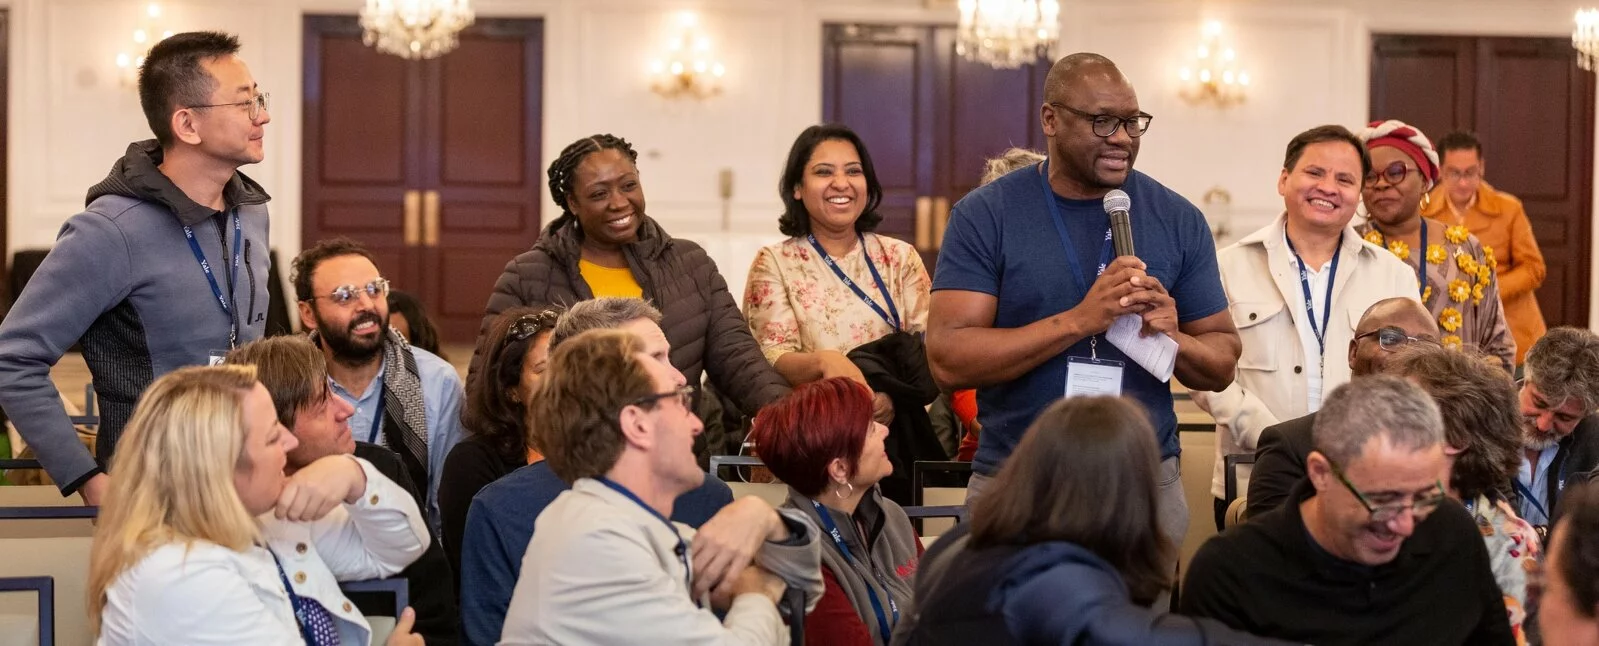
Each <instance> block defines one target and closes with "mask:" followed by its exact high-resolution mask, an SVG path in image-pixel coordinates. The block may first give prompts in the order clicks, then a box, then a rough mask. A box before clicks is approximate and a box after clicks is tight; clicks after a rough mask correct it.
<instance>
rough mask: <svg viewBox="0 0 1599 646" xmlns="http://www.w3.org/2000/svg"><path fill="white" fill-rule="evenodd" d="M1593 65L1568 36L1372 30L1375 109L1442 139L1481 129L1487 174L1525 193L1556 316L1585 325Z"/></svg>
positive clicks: (1547, 297)
mask: <svg viewBox="0 0 1599 646" xmlns="http://www.w3.org/2000/svg"><path fill="white" fill-rule="evenodd" d="M1593 111H1594V76H1593V74H1592V73H1589V72H1585V71H1583V70H1581V69H1580V68H1578V67H1577V57H1576V51H1575V50H1573V49H1572V48H1571V41H1570V40H1569V39H1566V38H1513V37H1478V36H1411V35H1383V34H1379V35H1375V36H1373V37H1372V57H1371V118H1372V119H1399V120H1402V121H1404V122H1406V123H1409V124H1411V125H1414V126H1416V127H1417V128H1420V129H1421V130H1422V132H1425V133H1427V136H1428V137H1430V138H1431V139H1432V140H1433V141H1434V142H1436V141H1437V140H1438V138H1439V137H1442V136H1443V135H1444V134H1446V133H1448V132H1449V131H1451V130H1471V131H1474V132H1476V133H1477V137H1478V138H1479V139H1481V140H1482V146H1483V157H1484V159H1485V161H1486V162H1487V163H1486V170H1487V180H1488V181H1489V183H1491V184H1493V186H1494V188H1497V189H1499V190H1503V191H1507V192H1509V193H1511V194H1513V195H1515V196H1516V197H1519V198H1521V201H1522V204H1523V205H1524V206H1525V207H1526V210H1527V217H1528V219H1530V220H1531V221H1532V230H1533V235H1534V237H1535V238H1536V239H1537V240H1538V246H1539V248H1540V249H1541V250H1542V251H1543V256H1544V262H1545V264H1546V265H1547V266H1548V271H1549V273H1548V275H1547V276H1546V277H1545V278H1544V283H1543V286H1542V287H1539V288H1538V292H1537V295H1538V306H1539V307H1540V308H1542V309H1543V315H1544V319H1545V320H1546V321H1547V322H1548V324H1549V325H1550V326H1555V325H1575V326H1578V327H1587V326H1588V289H1589V281H1590V280H1591V277H1590V276H1589V273H1590V272H1589V267H1590V264H1589V262H1590V259H1591V258H1592V253H1593V251H1592V248H1591V247H1592V245H1591V243H1590V241H1591V240H1592V216H1593V213H1592V211H1593V208H1592V204H1593V199H1592V196H1593V185H1592V184H1593V136H1594V132H1593V128H1594V123H1593Z"/></svg>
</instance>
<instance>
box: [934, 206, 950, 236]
mask: <svg viewBox="0 0 1599 646" xmlns="http://www.w3.org/2000/svg"><path fill="white" fill-rule="evenodd" d="M947 228H949V198H947V197H938V198H934V199H933V248H934V249H943V248H944V229H947Z"/></svg>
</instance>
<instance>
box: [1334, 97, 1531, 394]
mask: <svg viewBox="0 0 1599 646" xmlns="http://www.w3.org/2000/svg"><path fill="white" fill-rule="evenodd" d="M1360 139H1361V141H1364V142H1365V143H1366V149H1367V150H1368V151H1370V153H1371V173H1370V174H1369V175H1368V176H1367V177H1366V183H1365V185H1364V186H1363V187H1362V189H1361V196H1362V198H1363V201H1364V203H1365V205H1366V212H1367V213H1368V214H1369V219H1368V220H1367V221H1366V223H1365V224H1362V225H1360V226H1359V227H1356V230H1357V231H1359V232H1360V234H1361V235H1362V236H1364V237H1365V238H1366V240H1367V241H1369V242H1371V243H1372V244H1374V245H1377V246H1379V247H1383V248H1386V249H1387V250H1389V251H1391V252H1393V254H1394V255H1395V256H1398V257H1399V259H1400V260H1403V261H1405V263H1406V264H1408V265H1410V269H1411V271H1413V272H1416V293H1417V294H1418V295H1419V296H1420V298H1421V304H1422V305H1424V306H1426V307H1427V309H1428V311H1431V312H1432V315H1433V316H1434V317H1436V318H1437V320H1438V327H1439V328H1440V329H1441V330H1442V331H1443V333H1444V337H1443V344H1444V346H1445V347H1450V348H1462V347H1465V348H1473V349H1476V350H1480V351H1481V352H1483V353H1484V354H1487V355H1490V356H1493V357H1494V358H1496V359H1499V360H1500V362H1502V363H1503V365H1504V367H1505V370H1506V371H1510V370H1513V369H1514V368H1513V366H1514V363H1513V362H1514V360H1515V357H1516V341H1515V339H1514V338H1513V337H1511V336H1510V328H1509V327H1508V326H1507V324H1506V323H1505V309H1504V306H1503V305H1501V304H1500V302H1499V284H1498V282H1497V281H1496V280H1495V279H1494V273H1493V268H1494V266H1495V263H1496V261H1495V260H1494V257H1493V255H1492V254H1491V253H1488V252H1486V251H1484V249H1483V246H1482V243H1480V242H1478V241H1477V237H1476V236H1473V235H1471V232H1470V231H1467V230H1466V227H1464V226H1451V227H1446V226H1444V225H1443V224H1442V223H1440V222H1438V221H1437V220H1430V219H1426V218H1423V217H1421V212H1422V210H1424V209H1425V208H1426V207H1427V204H1426V202H1425V200H1427V199H1430V197H1431V196H1430V195H1429V194H1428V191H1430V190H1432V187H1433V185H1435V184H1437V183H1438V152H1437V151H1436V150H1434V149H1433V147H1432V142H1431V141H1430V140H1428V139H1427V135H1425V134H1422V132H1421V131H1420V130H1417V129H1416V128H1415V127H1413V126H1410V125H1408V124H1406V123H1405V122H1403V121H1398V120H1395V119H1389V120H1387V121H1373V122H1372V123H1371V125H1370V126H1368V127H1367V128H1366V129H1365V130H1364V131H1362V132H1361V133H1360Z"/></svg>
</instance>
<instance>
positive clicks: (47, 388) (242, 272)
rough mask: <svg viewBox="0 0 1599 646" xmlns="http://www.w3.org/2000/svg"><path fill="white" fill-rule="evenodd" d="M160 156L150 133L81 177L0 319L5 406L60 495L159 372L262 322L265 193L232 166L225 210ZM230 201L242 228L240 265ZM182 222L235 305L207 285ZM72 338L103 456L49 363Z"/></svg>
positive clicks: (257, 329)
mask: <svg viewBox="0 0 1599 646" xmlns="http://www.w3.org/2000/svg"><path fill="white" fill-rule="evenodd" d="M160 163H161V148H160V146H159V145H157V144H156V142H155V140H147V141H140V142H134V143H133V144H130V145H129V146H128V151H127V153H126V154H125V155H124V156H123V157H122V158H121V159H119V160H118V161H117V162H116V164H115V165H113V166H112V167H111V173H110V175H108V176H107V177H106V179H105V180H104V181H102V182H100V183H99V184H96V185H94V186H93V187H91V188H90V189H89V194H88V197H87V199H86V200H85V201H86V202H87V204H88V206H87V208H86V209H85V210H84V211H83V212H82V213H79V214H77V215H74V216H72V217H71V218H69V219H67V222H66V224H64V225H62V227H61V232H60V233H59V234H58V235H57V236H56V243H55V246H54V247H53V248H51V250H50V254H49V255H48V256H46V257H45V259H44V262H43V263H42V264H40V265H39V269H38V271H37V272H36V273H34V274H33V277H32V278H30V279H29V281H28V285H27V288H26V289H24V290H23V292H22V294H21V295H20V296H19V297H18V298H17V301H16V303H15V304H14V305H13V306H12V308H11V312H10V313H9V314H8V315H7V316H6V319H5V322H4V323H0V406H4V407H5V412H6V414H7V415H8V416H10V418H11V420H12V422H13V423H14V424H16V427H17V431H18V432H19V433H21V434H22V437H23V438H24V439H26V440H27V441H28V444H29V445H30V446H32V447H33V448H34V451H35V452H36V453H37V454H38V456H39V461H40V462H41V463H42V464H43V465H44V468H45V469H46V470H47V471H48V472H49V474H50V477H51V478H53V479H54V480H55V481H56V483H57V484H58V486H60V487H61V490H62V493H63V494H70V493H71V492H73V491H75V490H77V488H78V486H80V485H81V484H83V482H84V481H86V480H87V479H88V478H89V477H90V476H93V475H94V474H96V473H99V472H100V470H101V468H102V467H103V465H104V464H105V462H107V461H109V460H110V458H111V455H112V452H113V451H114V450H115V448H116V441H117V437H118V436H119V435H120V434H121V432H122V427H123V425H125V424H126V423H127V421H128V417H129V415H131V414H132V412H133V404H134V402H135V401H137V400H138V398H139V394H140V393H142V392H143V391H144V389H145V388H146V387H148V386H149V385H150V383H151V382H152V381H154V380H155V378H156V377H159V376H161V375H163V374H166V373H168V372H171V371H172V370H175V369H177V368H181V367H184V366H191V365H205V364H206V363H207V362H208V358H209V356H210V355H212V354H213V353H226V352H227V350H228V349H229V348H228V337H229V334H230V331H231V330H232V329H233V328H234V327H235V326H237V330H238V333H237V340H236V343H237V344H243V343H246V342H248V341H251V340H254V339H257V338H260V337H261V334H262V332H263V330H264V329H265V327H266V307H267V282H268V278H267V275H268V271H269V269H270V266H269V263H270V260H269V256H268V253H267V251H268V249H269V247H268V238H267V209H266V202H267V200H269V199H271V198H270V197H269V196H268V195H267V194H266V191H264V190H262V189H261V186H260V185H259V184H256V183H255V182H254V181H252V180H251V179H250V178H248V177H245V176H244V175H243V174H242V173H237V172H236V173H234V175H233V178H232V179H230V180H228V183H227V186H226V187H225V188H224V189H223V193H222V195H223V200H224V201H225V202H226V204H227V207H228V210H227V211H224V212H218V211H214V210H212V209H211V208H209V207H206V206H203V205H200V204H197V203H195V202H194V200H191V199H189V197H188V196H187V195H185V194H184V193H183V191H181V190H179V189H178V187H177V186H176V185H174V184H173V183H172V181H171V180H170V179H168V178H167V177H166V175H163V174H162V173H161V171H160V170H159V169H158V168H157V166H158V165H159V164H160ZM234 213H238V215H239V221H240V225H241V226H242V231H243V241H242V244H241V245H240V254H241V255H240V258H239V265H238V270H237V271H236V272H235V271H234V268H233V266H232V265H233V262H232V258H233V256H232V254H233V242H234V239H235V237H236V236H235V235H234V232H233V220H232V215H233V214H234ZM185 225H187V226H188V227H190V230H192V231H193V232H194V239H195V241H196V242H198V243H199V245H200V249H201V251H202V252H203V253H204V255H205V258H206V262H207V263H208V264H209V265H210V266H211V268H212V271H213V274H214V275H215V278H216V283H217V285H218V287H219V288H220V289H221V291H222V292H223V293H225V294H227V301H228V305H229V308H230V309H231V314H225V313H224V312H223V310H222V306H221V303H220V302H218V300H217V298H216V297H215V295H214V294H213V292H212V289H211V284H210V282H208V281H207V280H206V275H205V273H204V272H203V270H202V269H201V265H200V262H199V260H197V259H196V258H195V255H194V253H193V251H192V250H191V249H190V247H189V243H188V241H187V239H186V238H185V235H184V231H183V227H184V226H185ZM224 237H225V238H226V241H227V245H226V246H225V247H224V245H223V239H224ZM229 285H231V286H232V289H231V290H230V289H229ZM74 343H81V344H82V346H83V358H84V361H85V362H86V363H87V364H88V366H89V372H90V374H91V375H93V377H94V387H95V390H96V392H97V393H98V394H99V403H100V427H99V440H98V443H97V446H96V452H97V453H98V457H99V459H100V462H99V463H98V464H97V463H96V460H95V456H91V455H89V452H88V450H86V449H84V448H83V445H82V444H80V443H79V442H78V438H77V433H76V432H74V430H73V428H72V423H71V421H70V420H68V418H67V414H66V411H64V410H63V409H62V407H61V399H60V395H59V394H58V393H57V390H56V386H55V384H54V383H52V382H51V380H50V367H51V366H53V365H55V363H56V361H58V360H60V359H61V355H62V354H64V353H66V351H67V349H68V348H70V347H72V344H74Z"/></svg>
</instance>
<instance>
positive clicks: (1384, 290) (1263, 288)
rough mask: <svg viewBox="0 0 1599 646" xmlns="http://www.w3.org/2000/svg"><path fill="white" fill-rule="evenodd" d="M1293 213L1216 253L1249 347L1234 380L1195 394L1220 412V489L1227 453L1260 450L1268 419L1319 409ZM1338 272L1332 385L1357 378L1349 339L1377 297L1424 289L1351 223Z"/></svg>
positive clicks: (1215, 490) (1328, 388) (1214, 483)
mask: <svg viewBox="0 0 1599 646" xmlns="http://www.w3.org/2000/svg"><path fill="white" fill-rule="evenodd" d="M1286 217H1287V216H1286V214H1283V215H1279V216H1277V218H1276V219H1275V220H1273V221H1272V223H1271V224H1268V225H1266V226H1265V227H1262V228H1261V229H1260V230H1258V231H1255V232H1254V233H1251V234H1249V235H1248V236H1246V237H1244V239H1242V240H1239V241H1238V242H1236V243H1233V244H1232V245H1231V246H1228V247H1227V248H1225V249H1222V250H1221V251H1219V252H1217V253H1216V263H1217V265H1218V266H1219V267H1220V269H1221V282H1222V286H1223V288H1225V289H1226V290H1227V301H1228V303H1229V305H1228V310H1229V311H1230V312H1232V316H1233V324H1234V325H1236V326H1238V338H1239V340H1240V341H1242V343H1243V353H1242V354H1241V355H1240V356H1239V357H1238V372H1237V375H1236V376H1235V378H1234V379H1233V383H1232V385H1231V386H1228V387H1227V389H1226V390H1223V391H1221V392H1218V393H1209V392H1199V391H1195V392H1194V393H1193V398H1194V403H1196V404H1198V405H1199V407H1200V408H1202V409H1204V410H1205V412H1208V413H1210V414H1211V416H1212V417H1215V418H1216V454H1217V456H1216V467H1215V472H1214V474H1213V476H1212V478H1211V485H1210V490H1211V494H1212V495H1214V496H1215V497H1217V498H1221V497H1222V495H1223V486H1222V484H1223V482H1224V480H1223V478H1224V474H1223V472H1222V471H1223V459H1222V456H1226V455H1235V454H1253V453H1254V452H1255V442H1256V440H1258V439H1259V438H1260V432H1261V431H1263V430H1265V429H1266V427H1267V426H1271V425H1273V424H1276V423H1278V422H1282V421H1287V420H1290V419H1294V418H1296V417H1301V416H1304V415H1307V414H1309V413H1310V412H1311V411H1310V410H1308V405H1307V403H1306V397H1307V394H1308V393H1307V384H1306V377H1305V374H1306V372H1305V371H1308V370H1314V369H1315V368H1316V367H1315V366H1313V365H1310V364H1309V361H1307V360H1306V357H1305V350H1304V347H1303V345H1302V344H1301V343H1300V341H1299V331H1298V328H1296V327H1295V325H1294V315H1293V311H1292V310H1291V309H1289V308H1294V307H1302V306H1303V305H1302V303H1303V301H1304V296H1303V295H1302V292H1301V287H1300V285H1299V275H1298V274H1297V273H1295V272H1294V271H1293V265H1292V264H1291V263H1290V260H1291V259H1292V257H1293V256H1292V253H1291V252H1289V251H1288V248H1287V246H1286V245H1284V244H1283V223H1284V222H1285V220H1286ZM1339 258H1340V259H1339V261H1338V275H1337V276H1336V277H1335V278H1334V281H1333V287H1332V311H1331V312H1330V313H1328V315H1327V320H1328V324H1327V328H1328V329H1327V331H1326V335H1327V337H1326V340H1327V346H1326V347H1327V351H1326V352H1327V354H1326V357H1325V358H1324V359H1325V361H1324V364H1325V365H1324V366H1323V368H1322V394H1323V396H1326V395H1327V394H1329V393H1331V392H1332V389H1333V388H1335V387H1337V386H1339V385H1341V384H1343V383H1345V382H1347V381H1349V362H1348V360H1347V358H1346V357H1347V349H1348V348H1349V344H1350V342H1351V341H1352V340H1354V336H1355V326H1356V325H1357V324H1358V323H1359V322H1360V316H1361V314H1364V313H1365V311H1366V308H1368V307H1371V305H1372V304H1373V303H1376V302H1377V301H1380V300H1383V299H1385V298H1391V297H1395V296H1409V297H1411V298H1415V297H1416V296H1417V292H1416V272H1415V271H1413V270H1411V269H1410V267H1408V266H1406V265H1405V263H1404V262H1403V261H1401V260H1399V259H1398V258H1397V257H1395V256H1394V255H1393V254H1391V253H1389V252H1388V250H1386V249H1382V248H1380V247H1378V246H1376V245H1374V244H1371V243H1369V242H1366V241H1365V240H1362V239H1361V237H1360V235H1359V234H1357V233H1355V230H1354V228H1353V227H1345V229H1344V239H1343V246H1342V247H1341V248H1340V252H1339ZM1240 472H1241V473H1240V476H1239V482H1238V490H1239V491H1240V492H1243V491H1247V490H1248V488H1249V481H1248V479H1247V470H1246V469H1240Z"/></svg>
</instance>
